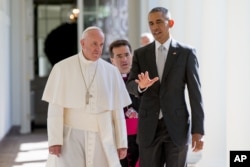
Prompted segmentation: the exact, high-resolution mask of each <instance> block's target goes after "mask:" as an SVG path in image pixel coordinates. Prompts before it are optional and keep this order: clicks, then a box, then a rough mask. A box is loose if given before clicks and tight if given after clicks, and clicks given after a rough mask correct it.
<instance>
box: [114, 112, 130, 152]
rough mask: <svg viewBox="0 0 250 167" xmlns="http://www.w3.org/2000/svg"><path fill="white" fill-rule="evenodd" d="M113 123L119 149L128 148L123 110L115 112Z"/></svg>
mask: <svg viewBox="0 0 250 167" xmlns="http://www.w3.org/2000/svg"><path fill="white" fill-rule="evenodd" d="M112 113H113V123H114V131H115V140H116V146H117V148H128V141H127V129H126V122H125V116H124V111H123V109H120V110H114V111H113V112H112Z"/></svg>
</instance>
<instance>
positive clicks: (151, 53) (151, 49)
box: [145, 42, 158, 78]
mask: <svg viewBox="0 0 250 167" xmlns="http://www.w3.org/2000/svg"><path fill="white" fill-rule="evenodd" d="M146 53H147V54H146V55H147V56H146V57H145V58H146V59H147V61H145V62H149V64H148V65H147V66H148V67H149V69H148V72H149V75H150V78H153V77H156V76H158V72H157V66H156V56H155V42H153V43H152V44H149V45H148V47H147V51H146Z"/></svg>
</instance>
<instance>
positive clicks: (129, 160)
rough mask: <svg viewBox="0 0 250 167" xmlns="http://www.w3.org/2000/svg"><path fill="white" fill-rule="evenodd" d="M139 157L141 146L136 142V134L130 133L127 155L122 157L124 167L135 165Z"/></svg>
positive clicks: (133, 166)
mask: <svg viewBox="0 0 250 167" xmlns="http://www.w3.org/2000/svg"><path fill="white" fill-rule="evenodd" d="M138 158H139V148H138V144H137V143H136V135H128V152H127V157H126V158H124V159H122V160H121V161H120V162H121V165H122V167H135V165H136V162H137V160H138Z"/></svg>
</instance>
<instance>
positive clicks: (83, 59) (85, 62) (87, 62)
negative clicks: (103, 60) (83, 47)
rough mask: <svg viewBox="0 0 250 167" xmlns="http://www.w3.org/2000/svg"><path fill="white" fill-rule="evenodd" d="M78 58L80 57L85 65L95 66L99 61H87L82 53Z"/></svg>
mask: <svg viewBox="0 0 250 167" xmlns="http://www.w3.org/2000/svg"><path fill="white" fill-rule="evenodd" d="M78 56H79V57H80V60H81V62H83V63H84V64H89V65H91V64H93V65H94V64H96V63H97V61H91V60H87V59H86V58H85V57H84V56H83V54H82V51H81V52H80V53H79V54H78Z"/></svg>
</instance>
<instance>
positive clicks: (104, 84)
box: [42, 27, 131, 167]
mask: <svg viewBox="0 0 250 167" xmlns="http://www.w3.org/2000/svg"><path fill="white" fill-rule="evenodd" d="M80 43H81V47H82V50H81V52H79V53H78V54H77V55H74V56H71V57H69V58H66V59H64V60H62V61H60V62H59V63H57V64H55V65H54V67H53V69H52V71H51V73H50V76H49V78H48V81H47V84H46V87H45V89H44V93H43V97H42V100H44V101H47V102H48V103H49V107H48V119H47V129H48V143H49V156H48V160H47V164H46V165H47V167H120V166H121V165H120V161H119V159H123V158H125V157H126V154H127V134H126V125H125V118H124V113H123V107H125V106H128V105H129V104H130V103H131V100H130V97H129V95H128V92H127V90H126V87H125V84H124V82H123V80H122V77H121V75H120V72H119V71H118V69H117V68H116V67H115V66H113V65H112V64H110V63H108V62H106V61H105V60H103V59H101V58H100V57H101V54H102V50H103V44H104V33H103V32H102V30H101V29H100V28H98V27H88V28H87V29H85V30H84V31H83V33H82V37H81V41H80Z"/></svg>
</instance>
